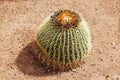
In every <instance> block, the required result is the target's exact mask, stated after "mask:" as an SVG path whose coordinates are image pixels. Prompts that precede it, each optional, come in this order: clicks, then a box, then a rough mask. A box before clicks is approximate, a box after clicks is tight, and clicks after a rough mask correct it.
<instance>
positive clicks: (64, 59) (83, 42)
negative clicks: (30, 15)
mask: <svg viewBox="0 0 120 80" xmlns="http://www.w3.org/2000/svg"><path fill="white" fill-rule="evenodd" d="M66 11H68V10H66ZM61 12H62V11H61ZM63 12H64V10H63ZM68 12H70V11H68ZM58 13H59V14H58V15H60V12H58ZM71 13H72V14H74V13H73V12H71ZM58 15H57V16H58ZM76 16H77V15H76ZM77 18H78V16H77ZM55 21H56V20H55ZM55 21H54V20H53V18H51V17H49V18H48V20H46V21H45V22H44V23H43V25H41V26H40V28H39V29H38V32H37V35H36V41H37V44H38V46H39V47H40V49H41V50H42V51H43V53H38V54H37V55H38V56H37V57H38V59H39V60H41V63H43V64H45V65H46V67H47V68H52V69H53V70H56V69H57V70H70V69H72V68H76V67H77V66H79V65H80V64H81V63H83V61H84V59H85V57H86V55H87V53H89V52H90V49H91V40H90V32H89V29H88V26H87V25H86V23H85V21H84V19H82V18H81V19H80V20H78V22H77V23H76V24H72V25H71V24H68V25H67V24H65V23H66V22H65V21H64V22H65V23H63V24H61V25H57V24H59V23H55ZM60 21H61V20H60ZM58 22H59V21H58ZM71 22H72V21H71ZM69 23H70V22H69ZM66 26H67V27H66ZM74 26H75V27H74Z"/></svg>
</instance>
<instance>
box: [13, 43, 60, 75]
mask: <svg viewBox="0 0 120 80" xmlns="http://www.w3.org/2000/svg"><path fill="white" fill-rule="evenodd" d="M34 47H37V45H36V42H35V41H32V42H31V43H29V44H28V45H27V46H26V47H25V48H23V50H22V51H21V52H20V54H19V56H18V57H17V59H16V62H15V64H16V65H17V67H18V69H19V70H20V71H22V72H23V73H24V74H27V75H32V76H50V75H56V74H58V72H52V71H50V72H48V71H47V70H46V69H45V68H44V67H43V66H42V64H40V63H39V62H38V61H37V60H36V59H35V56H34V53H35V51H34Z"/></svg>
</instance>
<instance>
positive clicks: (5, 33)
mask: <svg viewBox="0 0 120 80" xmlns="http://www.w3.org/2000/svg"><path fill="white" fill-rule="evenodd" d="M58 9H70V10H73V11H77V12H79V13H80V14H81V15H83V16H84V18H85V19H86V20H87V22H88V24H89V26H90V31H91V37H92V52H91V53H90V56H89V57H88V58H87V60H86V63H85V64H83V65H82V66H81V67H80V68H78V69H75V70H73V71H70V72H62V73H46V72H45V70H44V68H42V67H41V65H38V64H37V63H36V61H35V60H34V57H33V55H32V54H31V53H33V49H32V48H33V47H34V44H33V41H34V36H35V32H36V29H37V28H38V26H39V25H40V24H41V23H42V21H43V20H44V18H45V17H46V16H48V15H49V14H50V13H51V12H54V11H56V10H58ZM0 80H120V0H0Z"/></svg>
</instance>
